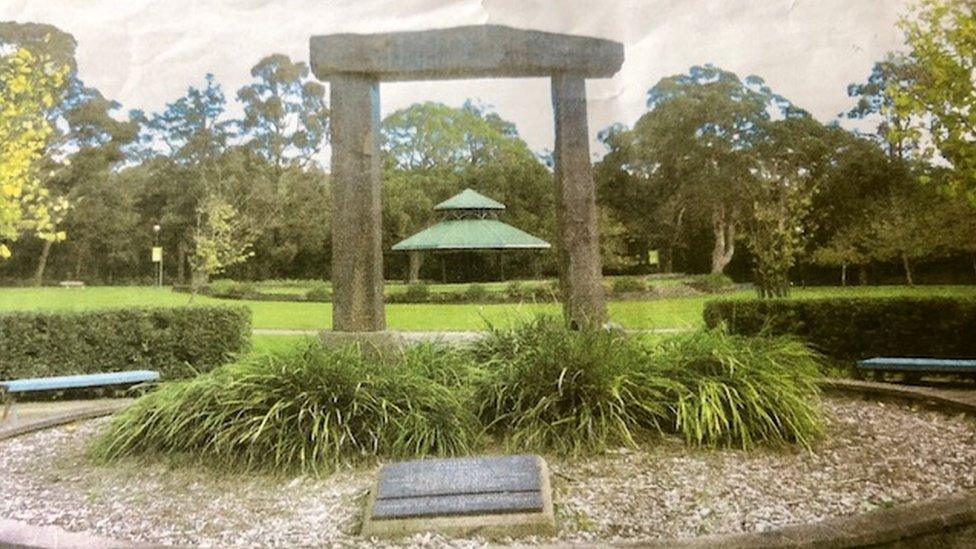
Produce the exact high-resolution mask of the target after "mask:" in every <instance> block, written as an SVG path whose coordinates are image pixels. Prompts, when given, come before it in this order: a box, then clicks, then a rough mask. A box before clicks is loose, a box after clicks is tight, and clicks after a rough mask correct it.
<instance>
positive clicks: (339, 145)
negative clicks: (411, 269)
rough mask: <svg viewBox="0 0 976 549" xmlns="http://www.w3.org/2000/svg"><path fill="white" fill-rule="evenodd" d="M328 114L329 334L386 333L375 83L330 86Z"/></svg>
mask: <svg viewBox="0 0 976 549" xmlns="http://www.w3.org/2000/svg"><path fill="white" fill-rule="evenodd" d="M329 89H330V102H331V108H332V118H331V126H332V128H331V129H332V212H333V213H332V287H333V303H332V329H333V330H336V331H340V332H373V331H380V330H385V329H386V314H385V312H384V310H383V242H382V226H381V211H382V210H381V206H380V193H381V190H382V183H381V181H382V180H381V176H382V174H381V173H380V141H379V138H380V93H379V81H378V80H377V79H376V78H375V77H372V76H370V75H359V74H344V75H339V76H335V77H333V78H332V79H331V82H330V86H329Z"/></svg>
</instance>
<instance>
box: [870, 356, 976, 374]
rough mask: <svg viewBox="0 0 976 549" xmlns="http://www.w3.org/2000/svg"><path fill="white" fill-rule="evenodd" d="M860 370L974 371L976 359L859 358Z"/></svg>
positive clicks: (975, 370)
mask: <svg viewBox="0 0 976 549" xmlns="http://www.w3.org/2000/svg"><path fill="white" fill-rule="evenodd" d="M857 367H858V368H859V369H862V370H889V371H916V372H948V373H952V372H970V371H972V372H976V360H968V359H950V358H888V357H876V358H869V359H867V360H859V361H858V362H857Z"/></svg>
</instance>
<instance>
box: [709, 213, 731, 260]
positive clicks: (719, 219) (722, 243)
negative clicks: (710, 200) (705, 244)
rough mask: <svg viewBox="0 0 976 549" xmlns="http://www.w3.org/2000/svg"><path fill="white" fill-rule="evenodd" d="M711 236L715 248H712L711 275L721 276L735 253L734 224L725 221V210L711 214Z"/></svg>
mask: <svg viewBox="0 0 976 549" xmlns="http://www.w3.org/2000/svg"><path fill="white" fill-rule="evenodd" d="M712 234H713V235H714V236H715V246H714V247H713V248H712V274H722V272H724V271H725V267H726V266H728V264H729V262H731V261H732V255H733V254H734V253H735V224H734V223H730V222H728V221H727V220H726V219H725V208H721V209H719V210H716V211H715V212H714V213H713V214H712Z"/></svg>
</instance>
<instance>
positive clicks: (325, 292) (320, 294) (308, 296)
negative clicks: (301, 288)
mask: <svg viewBox="0 0 976 549" xmlns="http://www.w3.org/2000/svg"><path fill="white" fill-rule="evenodd" d="M331 299H332V290H330V289H329V287H328V286H326V285H325V284H317V285H315V286H312V287H311V288H309V289H308V290H306V292H305V300H306V301H330V300H331Z"/></svg>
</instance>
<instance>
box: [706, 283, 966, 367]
mask: <svg viewBox="0 0 976 549" xmlns="http://www.w3.org/2000/svg"><path fill="white" fill-rule="evenodd" d="M704 317H705V322H706V323H707V324H708V325H709V326H718V325H720V324H724V325H725V326H727V327H728V330H729V331H731V332H732V333H735V334H743V335H756V334H760V333H768V334H793V335H795V336H797V337H799V338H801V339H803V340H805V341H806V342H807V343H809V344H810V345H811V346H812V347H813V348H814V349H817V350H818V351H820V352H821V353H823V354H825V355H828V356H830V357H833V358H836V359H840V360H859V359H863V358H869V357H872V356H902V357H936V358H972V357H974V356H976V337H974V336H973V334H976V300H974V299H967V298H952V297H876V298H875V297H857V298H825V299H797V300H789V299H767V300H759V299H751V300H727V301H710V302H708V303H706V305H705V310H704Z"/></svg>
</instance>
